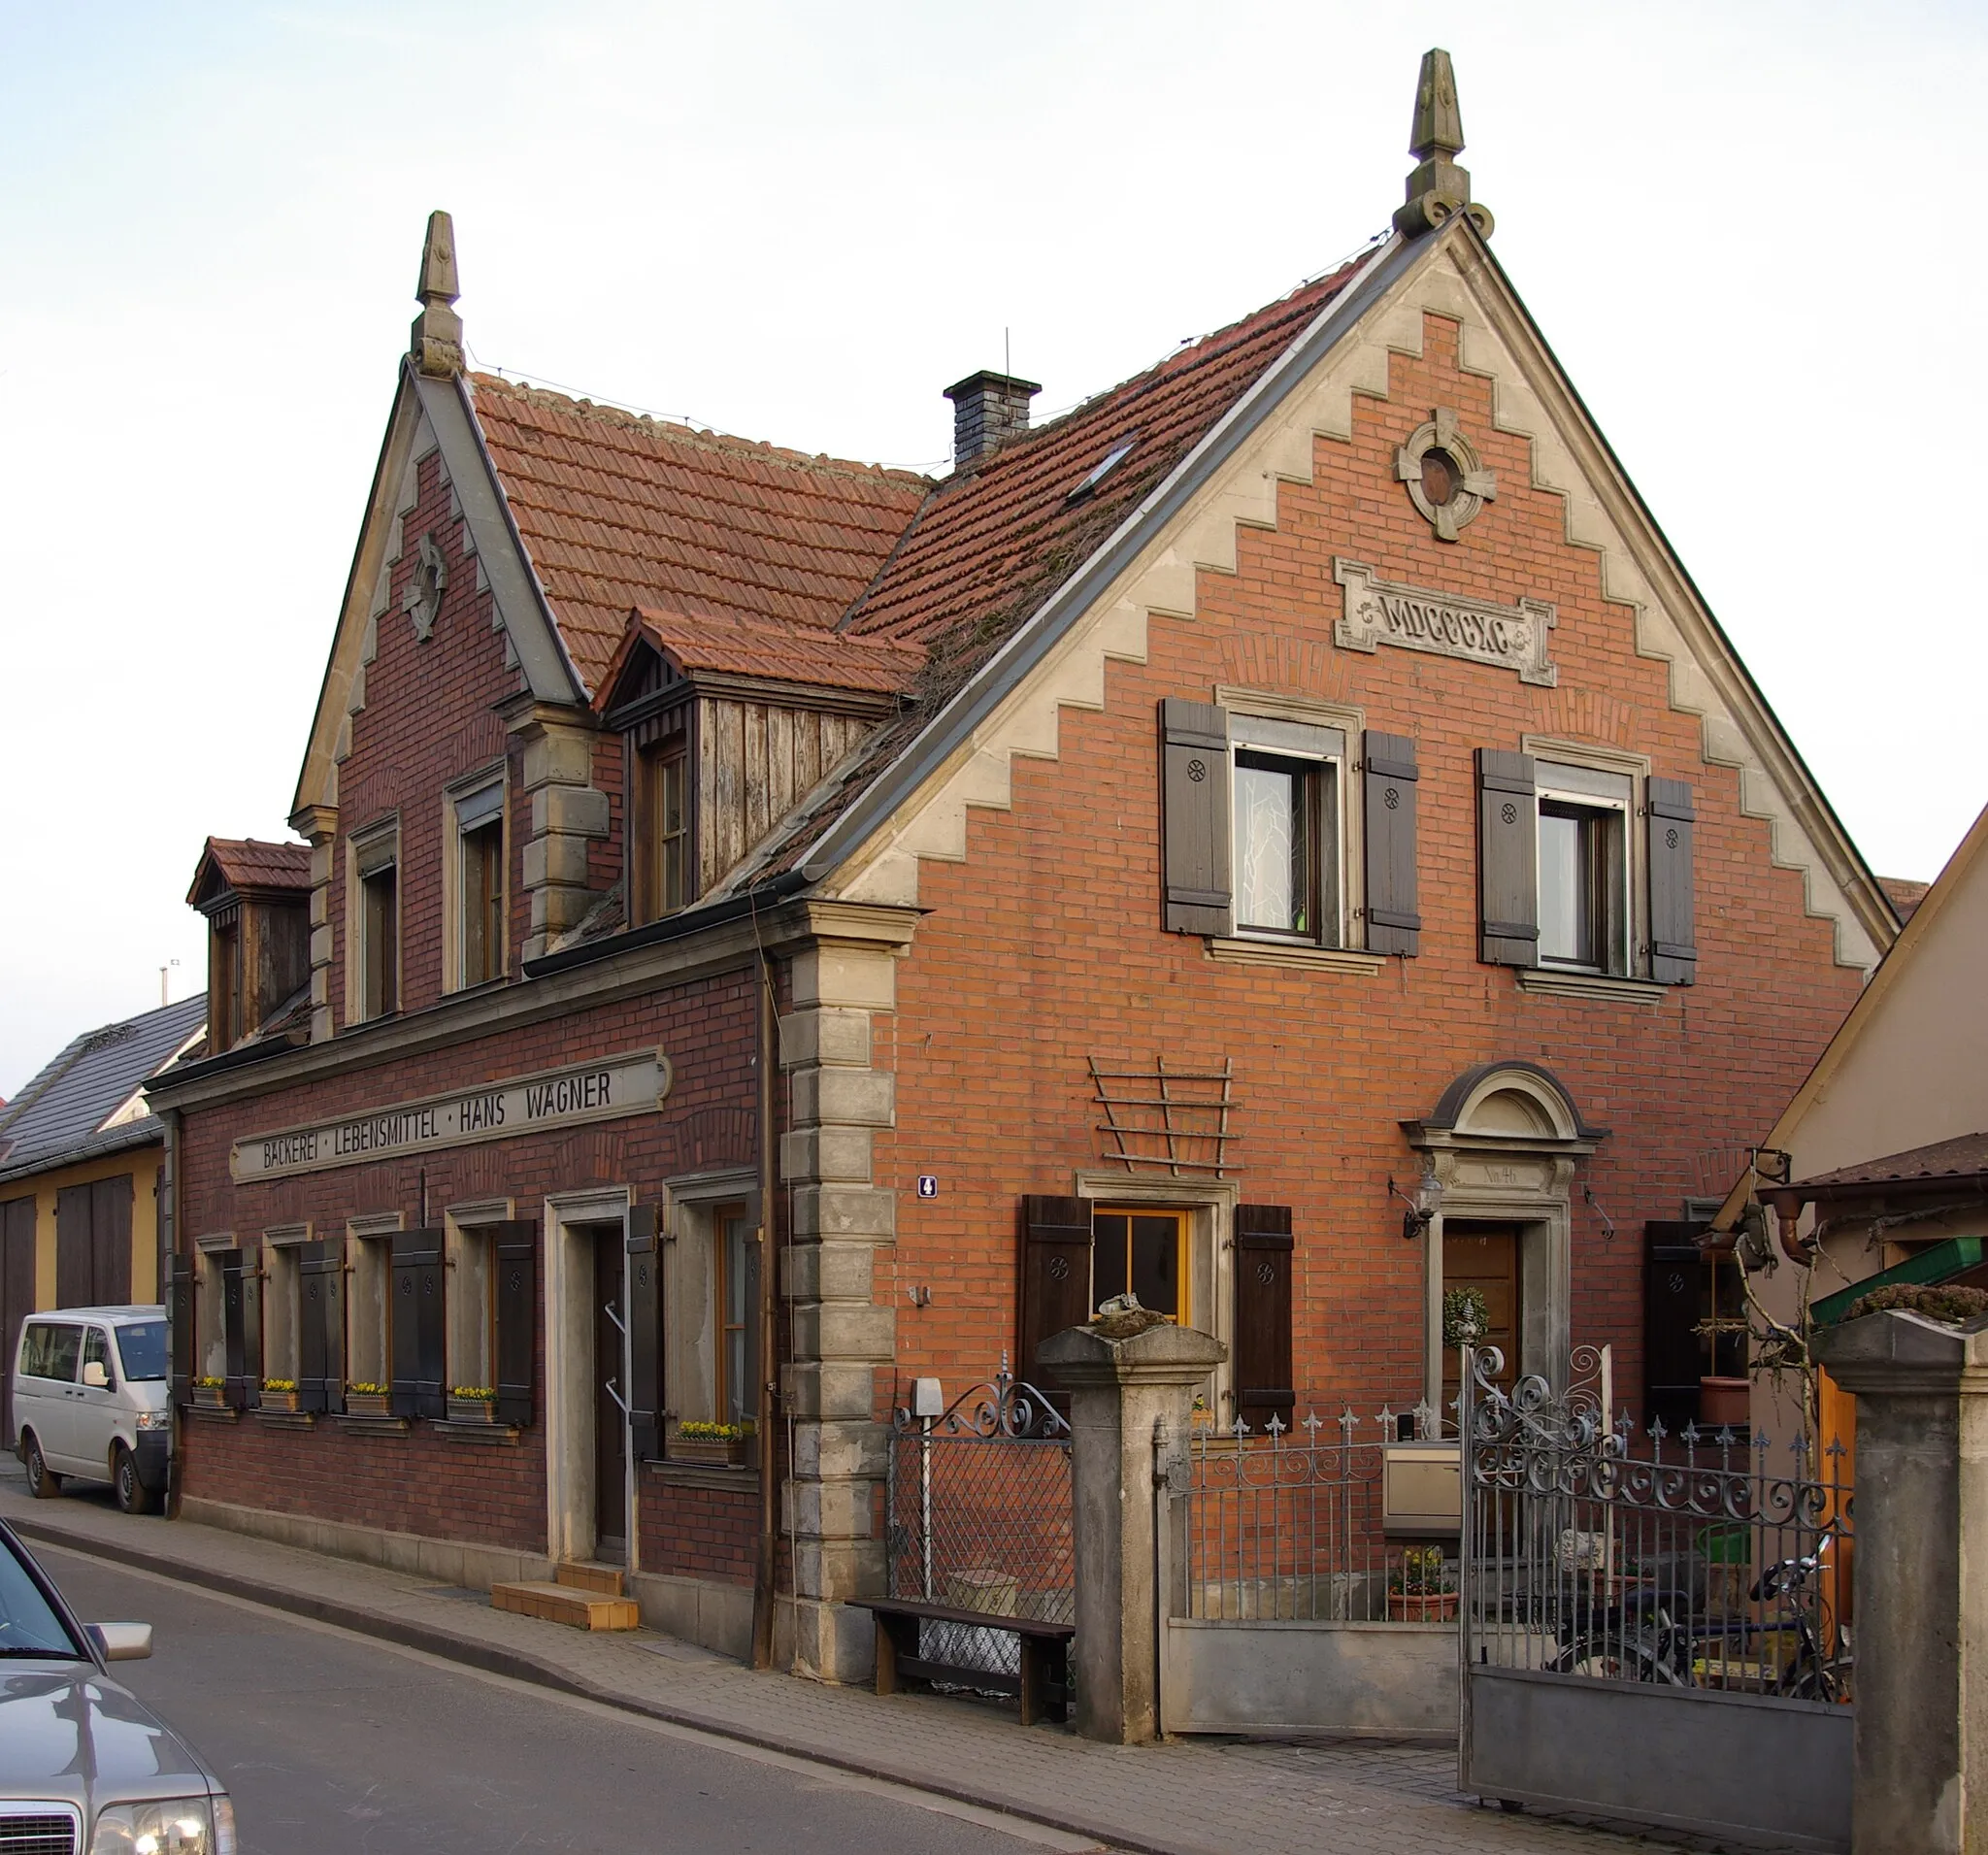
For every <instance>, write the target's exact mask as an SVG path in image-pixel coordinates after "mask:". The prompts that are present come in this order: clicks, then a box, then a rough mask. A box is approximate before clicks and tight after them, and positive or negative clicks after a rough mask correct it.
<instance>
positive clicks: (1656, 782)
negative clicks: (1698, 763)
mask: <svg viewBox="0 0 1988 1855" xmlns="http://www.w3.org/2000/svg"><path fill="white" fill-rule="evenodd" d="M1648 810H1649V820H1648V822H1649V835H1650V977H1651V978H1653V979H1655V980H1656V981H1657V983H1658V984H1659V985H1691V984H1694V983H1696V982H1697V979H1698V941H1697V931H1696V927H1695V924H1694V922H1693V919H1692V911H1693V906H1694V894H1693V882H1692V873H1691V856H1692V844H1691V838H1692V830H1693V826H1694V823H1695V821H1696V819H1697V817H1698V813H1697V812H1695V811H1694V810H1693V809H1692V804H1691V788H1690V786H1688V785H1686V784H1685V782H1684V781H1683V780H1682V779H1659V778H1651V780H1650V782H1649V794H1648Z"/></svg>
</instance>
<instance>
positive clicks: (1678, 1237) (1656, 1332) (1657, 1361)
mask: <svg viewBox="0 0 1988 1855" xmlns="http://www.w3.org/2000/svg"><path fill="white" fill-rule="evenodd" d="M1704 1228H1705V1226H1704V1225H1703V1224H1675V1223H1648V1224H1645V1225H1643V1227H1642V1240H1643V1299H1642V1355H1643V1358H1642V1375H1643V1421H1644V1422H1646V1423H1647V1422H1649V1421H1651V1420H1653V1419H1655V1418H1658V1417H1661V1418H1662V1419H1663V1421H1664V1425H1665V1428H1667V1429H1668V1430H1670V1431H1671V1432H1672V1433H1673V1435H1674V1434H1675V1433H1676V1432H1677V1431H1679V1430H1681V1429H1683V1428H1684V1426H1685V1425H1686V1424H1687V1423H1694V1422H1696V1421H1697V1419H1698V1381H1699V1379H1700V1377H1702V1376H1703V1375H1704V1373H1705V1363H1704V1361H1705V1348H1704V1346H1703V1344H1702V1343H1701V1342H1700V1340H1699V1335H1698V1324H1699V1321H1700V1320H1701V1319H1702V1318H1703V1315H1702V1312H1701V1308H1702V1305H1703V1304H1702V1290H1701V1285H1700V1284H1701V1277H1702V1274H1703V1271H1704V1268H1705V1259H1704V1257H1703V1256H1702V1255H1701V1253H1700V1251H1699V1247H1698V1244H1697V1242H1695V1241H1694V1240H1695V1239H1696V1237H1697V1235H1698V1233H1699V1232H1700V1231H1701V1230H1703V1229H1704Z"/></svg>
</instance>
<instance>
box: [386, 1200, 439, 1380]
mask: <svg viewBox="0 0 1988 1855" xmlns="http://www.w3.org/2000/svg"><path fill="white" fill-rule="evenodd" d="M446 1249H447V1232H446V1231H442V1230H404V1231H401V1232H399V1233H398V1234H396V1235H395V1236H394V1238H393V1239H392V1253H391V1256H390V1258H389V1261H390V1266H391V1271H392V1273H391V1275H390V1277H389V1280H388V1301H387V1315H386V1338H387V1353H388V1358H389V1359H390V1361H391V1363H392V1368H393V1375H392V1377H391V1378H389V1379H388V1381H387V1383H388V1386H389V1388H390V1393H391V1398H392V1407H391V1408H392V1410H393V1414H394V1415H395V1416H396V1417H442V1416H446V1415H447V1410H448V1369H447V1331H448V1325H447V1307H446V1301H445V1291H444V1287H443V1275H444V1269H443V1259H444V1256H445V1254H446Z"/></svg>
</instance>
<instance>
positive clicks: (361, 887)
mask: <svg viewBox="0 0 1988 1855" xmlns="http://www.w3.org/2000/svg"><path fill="white" fill-rule="evenodd" d="M389 866H391V868H392V870H393V873H394V904H393V936H394V947H393V975H394V985H393V1009H394V1010H395V1011H398V1010H400V1009H401V1008H402V1005H403V1003H404V1001H405V1000H406V997H407V989H408V966H407V900H408V898H407V880H406V878H407V864H406V862H405V860H404V858H403V856H402V854H401V831H400V813H399V812H392V813H390V814H389V815H388V816H386V817H384V818H380V819H377V820H376V821H375V822H373V823H371V824H369V825H367V826H366V827H365V829H364V830H362V831H354V832H353V833H352V834H351V836H350V837H348V839H347V840H346V1022H347V1023H348V1024H360V1023H364V1022H366V1021H367V1020H368V1019H369V1018H370V1017H372V1016H374V1015H385V1014H384V1013H379V1014H376V1013H373V1012H369V1011H368V1010H366V969H367V966H368V964H369V961H368V954H369V953H370V951H371V948H370V947H369V946H368V944H367V939H366V878H368V877H370V876H376V875H378V874H379V872H380V871H381V870H383V869H386V868H388V867H389Z"/></svg>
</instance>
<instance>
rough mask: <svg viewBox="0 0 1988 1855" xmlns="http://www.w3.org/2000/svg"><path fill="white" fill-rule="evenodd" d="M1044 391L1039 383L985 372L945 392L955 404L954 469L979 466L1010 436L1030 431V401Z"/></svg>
mask: <svg viewBox="0 0 1988 1855" xmlns="http://www.w3.org/2000/svg"><path fill="white" fill-rule="evenodd" d="M1042 390H1043V388H1042V386H1041V384H1040V382H1038V381H1032V380H1016V379H1015V378H1014V377H1013V376H1012V375H1011V374H996V373H992V372H989V371H988V370H987V369H985V368H982V369H981V370H980V372H979V373H977V374H969V375H968V376H967V378H966V379H965V380H963V381H957V382H956V383H955V384H953V385H951V386H948V387H947V388H946V389H945V397H946V398H947V399H949V400H951V401H952V467H953V469H954V470H965V469H967V468H968V467H969V466H971V465H973V464H976V463H977V462H978V461H979V460H980V459H981V458H982V457H984V456H986V454H987V453H988V452H989V451H990V450H992V449H993V448H994V447H995V446H997V445H998V444H1000V443H1001V441H1002V440H1003V439H1004V438H1006V437H1008V436H1009V434H1010V433H1011V432H1025V431H1027V430H1028V428H1029V401H1030V400H1032V399H1034V398H1035V396H1036V395H1037V394H1038V393H1040V392H1041V391H1042Z"/></svg>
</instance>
